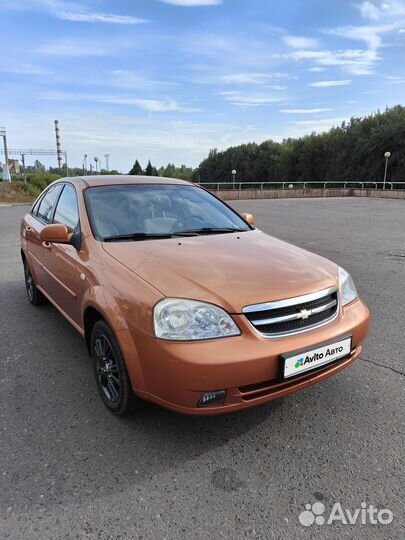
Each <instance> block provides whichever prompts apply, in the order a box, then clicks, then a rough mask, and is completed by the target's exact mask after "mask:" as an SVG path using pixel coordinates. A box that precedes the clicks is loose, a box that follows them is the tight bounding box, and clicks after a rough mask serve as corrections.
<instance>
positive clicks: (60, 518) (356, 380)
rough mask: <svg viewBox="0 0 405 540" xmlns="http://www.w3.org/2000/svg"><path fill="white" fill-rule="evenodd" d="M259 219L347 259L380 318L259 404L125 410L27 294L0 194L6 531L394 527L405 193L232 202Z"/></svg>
mask: <svg viewBox="0 0 405 540" xmlns="http://www.w3.org/2000/svg"><path fill="white" fill-rule="evenodd" d="M233 204H234V206H235V207H236V208H237V209H238V210H240V211H246V212H251V213H253V214H254V215H255V216H256V220H257V225H258V227H260V228H261V229H263V230H264V231H266V232H268V233H270V234H274V235H275V236H278V237H281V238H283V239H285V240H287V241H290V242H292V243H294V244H297V245H300V246H301V247H304V248H306V249H309V250H311V251H314V252H316V253H319V254H321V255H324V256H325V257H328V258H330V259H332V260H334V261H336V262H337V263H338V264H340V265H342V266H343V267H345V268H346V269H347V270H348V271H349V272H351V274H352V275H353V278H354V281H355V283H356V285H357V288H358V291H359V293H360V295H361V296H362V297H363V299H364V300H365V301H366V302H367V304H368V305H369V307H370V309H371V311H372V316H373V322H372V327H371V333H370V336H369V338H368V340H367V342H366V344H365V348H364V351H363V354H362V358H361V359H360V360H359V361H357V362H356V363H355V364H354V365H353V366H351V367H349V368H348V369H346V370H344V371H343V372H341V373H340V374H338V375H337V376H336V377H334V378H331V379H328V380H327V381H325V382H323V383H322V384H319V385H316V386H312V387H310V388H308V389H306V390H304V391H302V392H299V393H296V394H293V395H291V396H288V397H286V398H284V399H282V400H280V401H276V402H273V403H271V404H269V405H266V406H262V407H260V408H256V409H251V410H248V411H243V412H240V413H235V414H233V415H226V416H221V417H211V418H210V417H206V418H204V417H197V418H193V417H186V416H181V415H178V414H175V413H171V412H168V411H165V410H163V409H160V408H158V407H155V406H151V407H149V408H147V409H145V410H144V411H141V412H140V413H138V414H136V415H135V416H133V417H131V418H127V419H118V418H115V417H114V416H113V415H111V414H110V413H109V412H108V411H107V410H106V409H105V407H104V406H103V404H102V402H101V400H100V399H99V397H98V395H97V391H96V387H95V383H94V381H93V374H92V370H91V365H90V361H89V358H88V356H87V352H86V347H85V344H84V342H83V341H82V339H81V338H80V336H79V335H78V334H77V333H76V332H75V330H74V329H73V328H71V327H70V326H69V324H68V323H67V322H65V321H64V319H63V318H62V317H61V315H59V313H58V312H57V311H56V310H55V309H54V308H52V307H51V306H49V305H45V306H42V307H40V308H34V307H32V306H30V305H29V304H28V302H27V300H26V298H25V290H24V283H23V273H22V265H21V261H20V255H19V239H18V233H19V222H20V219H21V216H22V215H23V214H24V213H25V212H26V211H27V207H23V206H16V207H0V230H1V235H0V329H1V345H2V354H1V357H0V401H1V407H0V434H1V444H0V464H1V469H0V478H1V484H0V539H1V540H3V539H12V540H25V539H29V540H34V539H41V540H48V539H49V540H54V539H55V538H58V539H62V538H66V539H70V538H80V539H82V538H84V539H101V540H107V539H130V538H143V539H149V538H150V539H154V540H155V539H160V538H168V539H173V540H178V539H182V538H191V539H200V538H201V539H205V538H207V537H212V536H214V535H215V537H218V538H226V539H232V540H236V539H242V538H259V539H268V538H294V539H295V538H319V539H322V540H323V539H332V540H336V538H357V539H363V538H364V539H367V540H369V539H383V538H387V539H388V538H403V537H404V535H405V531H404V528H405V522H404V505H403V500H404V483H403V480H404V478H403V471H404V462H403V454H404V451H403V450H404V446H403V444H404V415H403V411H404V405H405V404H404V381H405V378H404V376H403V375H404V353H403V351H404V345H405V338H404V321H405V260H404V258H403V257H399V256H398V254H403V253H404V252H405V203H404V201H399V200H398V201H396V200H387V199H366V198H344V199H305V200H299V199H287V200H257V201H255V200H249V201H238V202H235V203H233ZM316 501H319V502H322V503H323V504H324V505H325V507H326V511H330V509H331V508H332V506H333V504H334V503H335V502H340V503H341V504H342V506H343V507H345V508H349V509H351V510H354V509H356V508H360V504H361V502H363V501H365V502H367V503H368V504H373V505H374V506H376V507H378V508H388V509H390V510H391V511H392V512H393V514H394V519H393V521H392V523H391V524H388V525H381V524H377V525H371V524H366V525H360V524H356V525H343V524H342V523H334V524H332V525H327V524H324V525H315V524H314V525H312V526H310V527H308V528H305V527H303V526H302V525H301V524H300V522H299V520H298V516H299V514H300V512H302V511H303V510H304V509H305V505H306V504H308V503H311V504H312V503H314V502H316Z"/></svg>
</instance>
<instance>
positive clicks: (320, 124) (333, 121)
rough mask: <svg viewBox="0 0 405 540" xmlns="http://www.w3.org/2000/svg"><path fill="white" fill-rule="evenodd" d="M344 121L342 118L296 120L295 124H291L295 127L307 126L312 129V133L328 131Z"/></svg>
mask: <svg viewBox="0 0 405 540" xmlns="http://www.w3.org/2000/svg"><path fill="white" fill-rule="evenodd" d="M344 120H345V118H344V117H342V118H321V119H319V118H317V119H313V120H297V121H296V122H291V124H294V125H296V126H309V127H313V129H314V131H321V130H327V129H330V128H331V127H333V126H336V125H339V124H341V123H342V122H343V121H344Z"/></svg>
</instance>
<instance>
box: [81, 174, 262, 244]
mask: <svg viewBox="0 0 405 540" xmlns="http://www.w3.org/2000/svg"><path fill="white" fill-rule="evenodd" d="M135 185H136V186H160V185H164V186H181V187H186V188H199V189H201V190H203V191H206V192H207V193H209V194H210V195H212V197H214V198H215V199H217V200H218V201H219V202H220V203H222V204H223V205H224V206H226V207H227V208H228V209H229V210H231V212H232V213H233V214H235V215H236V216H237V217H238V218H239V219H241V220H242V221H243V223H245V224H246V225H247V226H248V227H249V229H250V230H254V229H255V227H254V226H253V225H250V223H248V222H247V221H246V220H245V219H244V218H243V217H242V216H241V215H240V214H239V213H238V212H237V211H236V210H235V209H234V208H232V206H230V205H229V204H227V203H226V202H225V201H223V200H222V199H221V198H220V197H217V196H216V195H214V193H212V192H211V191H209V190H208V189H205V188H204V187H202V186H200V185H199V184H193V183H190V184H174V183H173V184H161V183H160V182H153V183H152V182H151V183H149V182H145V183H136V184H135V183H134V184H127V183H123V184H118V183H117V184H104V185H101V186H100V185H99V186H97V185H95V186H89V185H88V187H86V188H84V189H83V191H82V192H83V200H84V207H85V209H86V215H87V219H88V222H89V225H90V230H91V234H92V235H93V238H94V239H95V240H97V242H103V239H102V238H99V237H98V236H97V235H96V234H95V232H94V229H93V219H92V215H91V212H89V207H88V205H87V195H86V192H87V191H88V190H89V189H94V188H104V187H105V188H109V187H115V186H135Z"/></svg>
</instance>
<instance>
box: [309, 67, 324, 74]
mask: <svg viewBox="0 0 405 540" xmlns="http://www.w3.org/2000/svg"><path fill="white" fill-rule="evenodd" d="M308 71H313V72H314V73H321V72H322V71H326V68H324V67H321V66H314V67H310V68H308Z"/></svg>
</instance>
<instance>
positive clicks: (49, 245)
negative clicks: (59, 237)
mask: <svg viewBox="0 0 405 540" xmlns="http://www.w3.org/2000/svg"><path fill="white" fill-rule="evenodd" d="M42 245H43V246H44V248H46V249H51V247H52V244H51V243H50V242H46V241H45V242H42Z"/></svg>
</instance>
